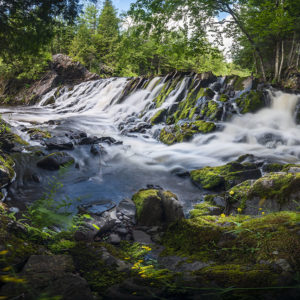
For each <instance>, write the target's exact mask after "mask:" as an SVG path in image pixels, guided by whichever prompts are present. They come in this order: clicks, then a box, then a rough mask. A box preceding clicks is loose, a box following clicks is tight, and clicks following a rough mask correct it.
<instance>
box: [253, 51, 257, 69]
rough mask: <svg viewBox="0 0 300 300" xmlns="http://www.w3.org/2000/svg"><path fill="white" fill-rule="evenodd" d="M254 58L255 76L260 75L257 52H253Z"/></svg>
mask: <svg viewBox="0 0 300 300" xmlns="http://www.w3.org/2000/svg"><path fill="white" fill-rule="evenodd" d="M253 58H254V64H255V74H258V62H257V58H256V55H255V52H253Z"/></svg>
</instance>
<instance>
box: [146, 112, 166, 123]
mask: <svg viewBox="0 0 300 300" xmlns="http://www.w3.org/2000/svg"><path fill="white" fill-rule="evenodd" d="M166 115H167V109H161V110H159V111H158V112H157V113H156V114H155V115H154V116H153V117H152V118H151V120H150V122H151V124H152V125H155V124H159V123H161V122H163V121H164V119H165V118H166Z"/></svg>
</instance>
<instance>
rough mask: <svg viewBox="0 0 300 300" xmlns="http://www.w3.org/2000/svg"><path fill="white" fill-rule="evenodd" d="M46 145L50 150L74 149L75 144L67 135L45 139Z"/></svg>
mask: <svg viewBox="0 0 300 300" xmlns="http://www.w3.org/2000/svg"><path fill="white" fill-rule="evenodd" d="M45 145H46V147H47V148H48V149H49V150H55V149H56V150H72V149H74V145H73V143H72V141H71V140H70V139H69V138H67V137H53V138H50V139H48V140H46V141H45Z"/></svg>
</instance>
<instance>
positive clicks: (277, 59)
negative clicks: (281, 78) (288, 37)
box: [274, 41, 280, 82]
mask: <svg viewBox="0 0 300 300" xmlns="http://www.w3.org/2000/svg"><path fill="white" fill-rule="evenodd" d="M279 54H280V43H279V41H277V42H276V54H275V69H274V80H275V81H276V82H277V81H278V73H279Z"/></svg>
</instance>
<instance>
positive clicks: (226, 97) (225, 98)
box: [218, 94, 229, 102]
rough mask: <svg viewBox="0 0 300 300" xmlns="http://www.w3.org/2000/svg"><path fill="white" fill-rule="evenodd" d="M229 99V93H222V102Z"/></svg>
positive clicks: (220, 98) (220, 99)
mask: <svg viewBox="0 0 300 300" xmlns="http://www.w3.org/2000/svg"><path fill="white" fill-rule="evenodd" d="M228 100H229V96H228V95H225V94H222V95H220V97H219V99H218V101H221V102H227V101H228Z"/></svg>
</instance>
